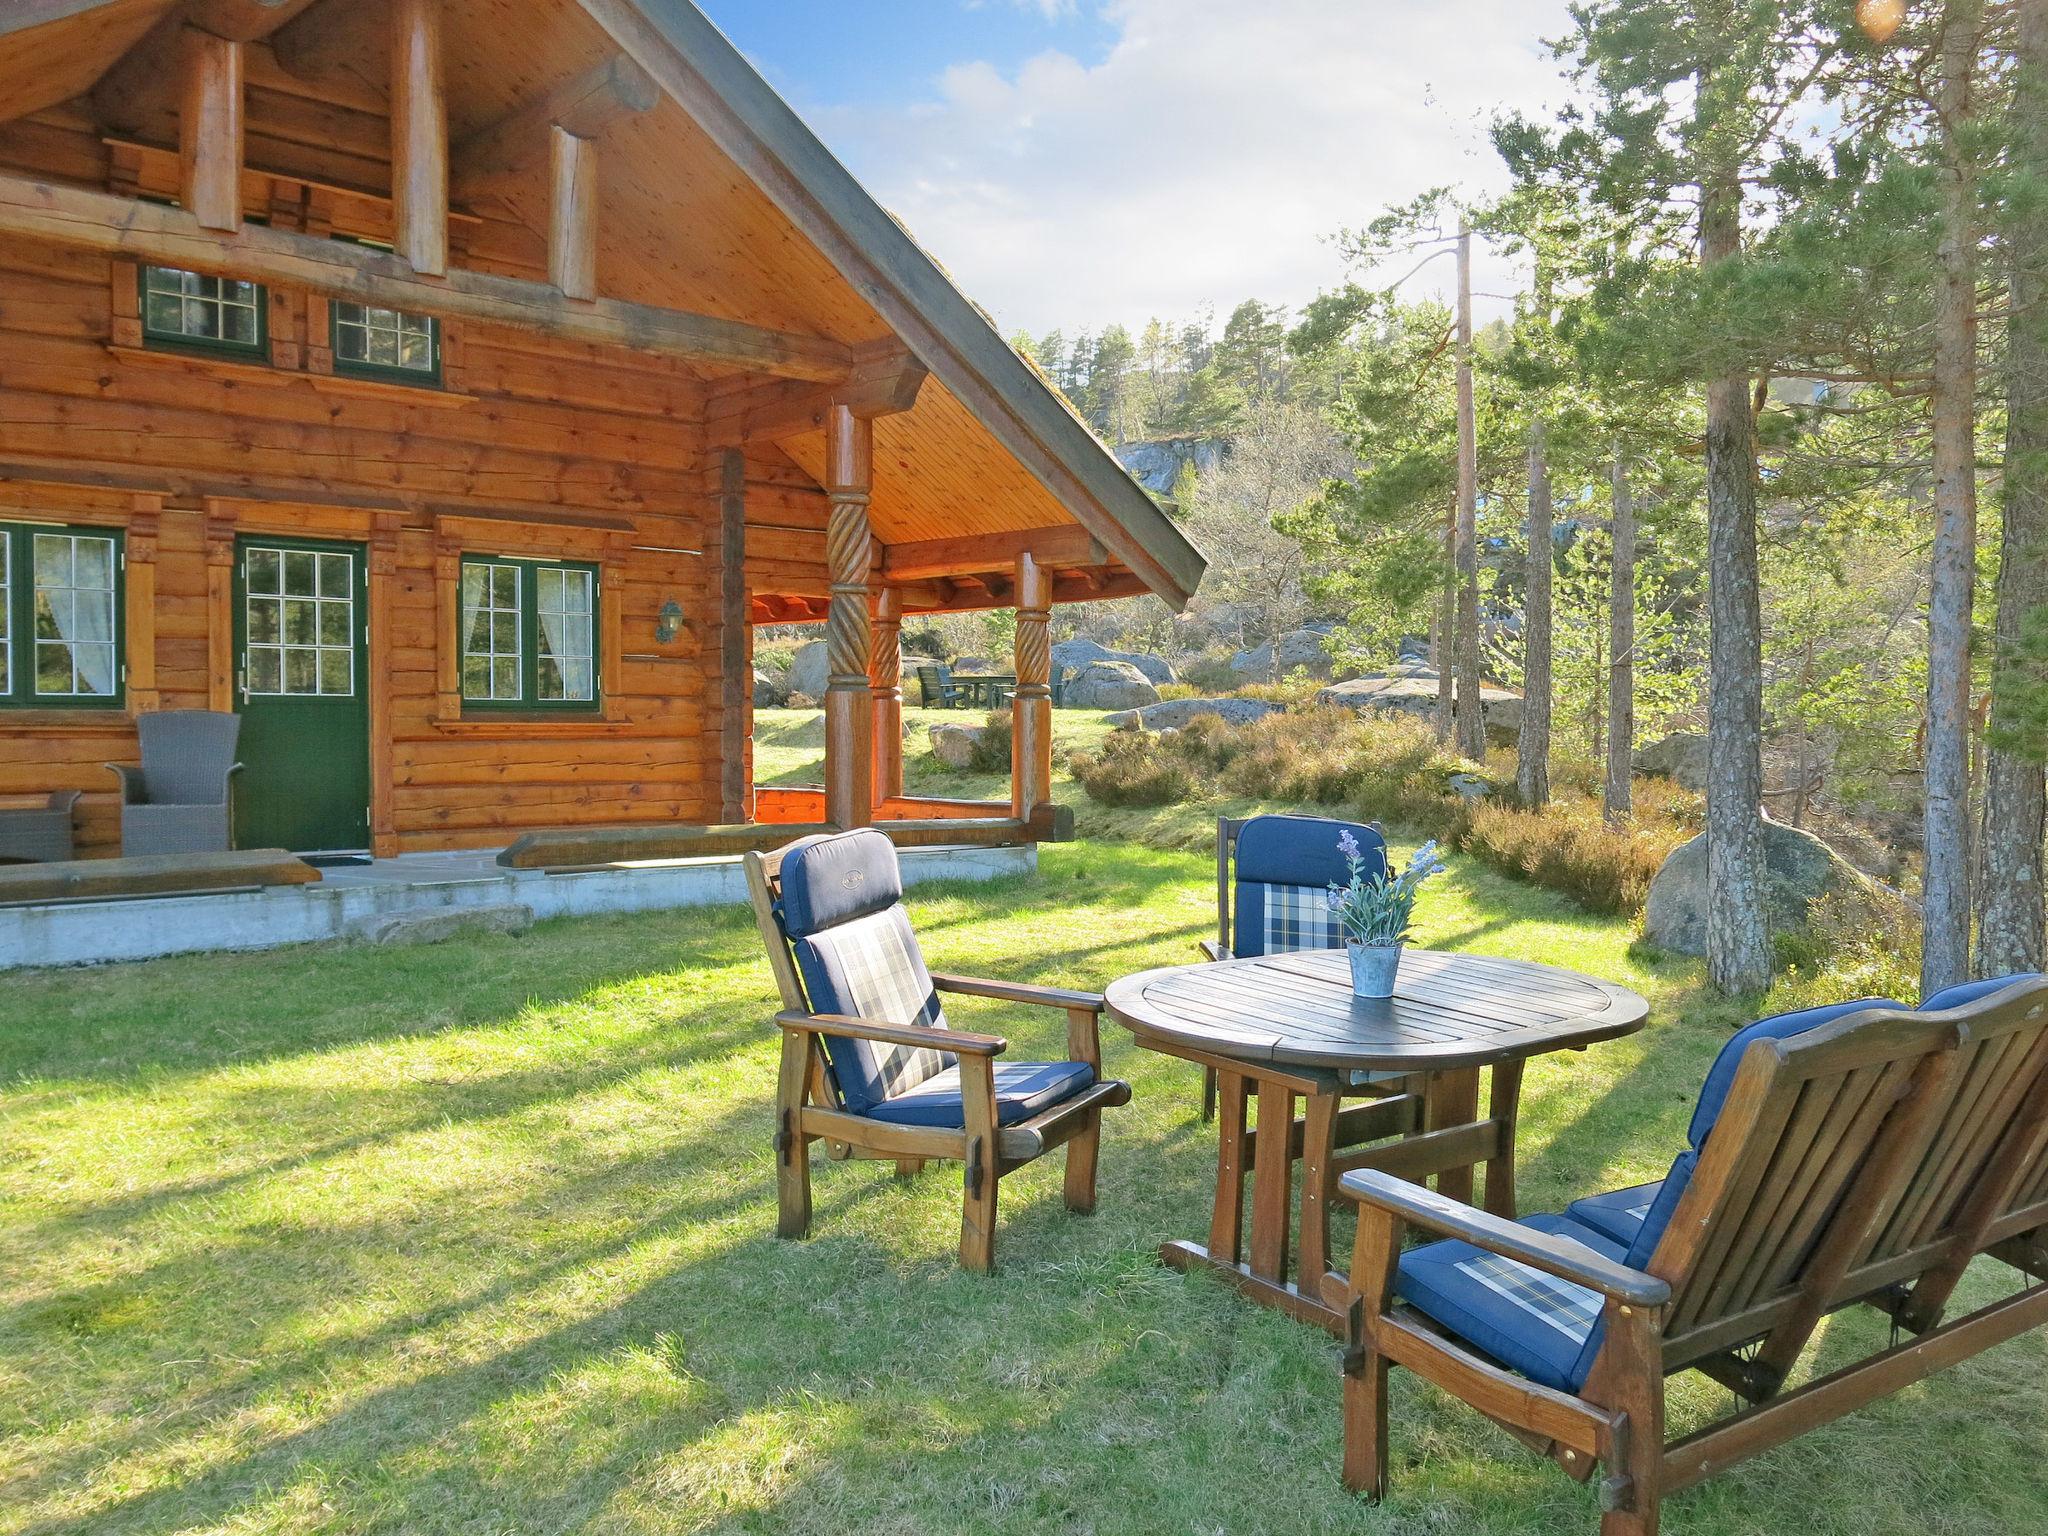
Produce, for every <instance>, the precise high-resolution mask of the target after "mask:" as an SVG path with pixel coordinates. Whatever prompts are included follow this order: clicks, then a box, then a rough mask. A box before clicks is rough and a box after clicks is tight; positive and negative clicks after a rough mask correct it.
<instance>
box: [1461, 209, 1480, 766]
mask: <svg viewBox="0 0 2048 1536" xmlns="http://www.w3.org/2000/svg"><path fill="white" fill-rule="evenodd" d="M1457 557H1458V558H1457V568H1458V657H1457V660H1458V700H1457V722H1458V750H1459V751H1460V752H1462V753H1463V754H1464V755H1465V756H1467V757H1469V758H1471V759H1472V760H1473V761H1475V762H1477V761H1479V760H1480V759H1481V758H1484V757H1485V756H1486V714H1485V706H1484V705H1483V704H1482V703H1481V702H1480V698H1479V420H1478V411H1477V409H1476V407H1475V405H1474V403H1473V398H1472V231H1471V230H1470V229H1469V228H1467V227H1466V225H1465V222H1464V220H1463V219H1462V218H1461V219H1460V220H1459V221H1458V537H1457Z"/></svg>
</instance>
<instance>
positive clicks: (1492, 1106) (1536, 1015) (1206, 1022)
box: [1108, 949, 1649, 1330]
mask: <svg viewBox="0 0 2048 1536" xmlns="http://www.w3.org/2000/svg"><path fill="white" fill-rule="evenodd" d="M1108 1013H1109V1015H1110V1017H1111V1018H1113V1019H1115V1020H1116V1021H1117V1022H1118V1023H1120V1024H1122V1025H1123V1026H1124V1027H1125V1028H1126V1029H1128V1030H1130V1031H1131V1033H1132V1034H1133V1035H1134V1036H1135V1037H1136V1038H1137V1042H1138V1044H1139V1045H1141V1046H1144V1047H1145V1048H1146V1049H1148V1050H1154V1051H1160V1052H1163V1053H1165V1054H1166V1055H1169V1056H1178V1057H1181V1058H1182V1059H1184V1060H1187V1061H1192V1062H1196V1063H1198V1064H1200V1065H1202V1066H1205V1067H1214V1068H1215V1069H1216V1074H1217V1088H1218V1101H1217V1115H1216V1119H1217V1153H1216V1202H1215V1209H1214V1211H1213V1213H1212V1215H1211V1217H1210V1221H1209V1241H1208V1243H1207V1244H1206V1245H1204V1244H1200V1243H1192V1242H1170V1243H1167V1244H1165V1245H1163V1246H1162V1247H1161V1248H1160V1250H1159V1254H1160V1257H1161V1258H1162V1259H1163V1260H1165V1262H1167V1263H1168V1264H1171V1265H1174V1266H1175V1267H1176V1268H1180V1269H1191V1268H1194V1267H1196V1266H1201V1267H1205V1268H1210V1269H1214V1270H1216V1271H1218V1272H1219V1273H1220V1274H1221V1275H1222V1277H1223V1278H1224V1279H1226V1280H1228V1281H1229V1282H1230V1283H1231V1284H1233V1285H1235V1286H1236V1287H1237V1288H1238V1289H1240V1290H1242V1291H1244V1292H1245V1293H1246V1294H1247V1295H1249V1296H1251V1297H1252V1298H1253V1299H1255V1300H1257V1301H1260V1302H1263V1303H1264V1304H1266V1305H1267V1306H1272V1307H1278V1308H1280V1309H1281V1310H1283V1311H1285V1312H1288V1313H1290V1314H1291V1315H1293V1316H1295V1317H1298V1318H1300V1319H1302V1320H1303V1321H1305V1322H1312V1323H1316V1324H1318V1325H1320V1326H1322V1327H1325V1328H1329V1329H1332V1330H1335V1329H1337V1328H1338V1327H1339V1326H1340V1324H1341V1317H1340V1315H1339V1313H1338V1311H1337V1309H1336V1307H1335V1306H1334V1305H1333V1304H1332V1301H1331V1300H1326V1299H1325V1298H1326V1296H1330V1297H1332V1298H1334V1296H1335V1295H1336V1294H1337V1293H1336V1292H1335V1291H1332V1290H1330V1289H1329V1288H1328V1286H1327V1285H1326V1277H1327V1276H1328V1275H1329V1272H1330V1251H1329V1250H1330V1221H1329V1203H1330V1201H1331V1199H1332V1198H1334V1195H1335V1191H1336V1186H1337V1177H1338V1175H1339V1174H1341V1173H1345V1172H1348V1171H1350V1170H1352V1169H1355V1168H1377V1169H1380V1170H1382V1171H1384V1172H1387V1173H1392V1174H1394V1175H1396V1176H1397V1177H1401V1178H1409V1179H1416V1180H1421V1179H1424V1178H1428V1177H1430V1176H1432V1175H1434V1176H1435V1178H1436V1180H1437V1189H1438V1191H1439V1192H1440V1193H1442V1194H1444V1195H1446V1196H1448V1197H1449V1198H1451V1199H1455V1200H1464V1201H1469V1200H1470V1199H1471V1197H1472V1170H1473V1169H1474V1168H1475V1167H1477V1166H1478V1165H1480V1164H1482V1163H1483V1164H1485V1166H1486V1208H1487V1209H1488V1210H1489V1211H1492V1212H1494V1213H1495V1214H1497V1215H1502V1216H1512V1215H1513V1214H1514V1213H1515V1186H1514V1179H1515V1117H1516V1113H1517V1108H1518V1105H1519V1102H1520V1099H1521V1087H1522V1064H1523V1063H1524V1062H1525V1061H1527V1060H1528V1058H1529V1057H1531V1056H1536V1055H1541V1054H1542V1053H1544V1052H1546V1051H1556V1050H1567V1049H1582V1048H1584V1047H1585V1046H1587V1045H1589V1044H1591V1043H1593V1042H1594V1041H1598V1040H1611V1039H1614V1038H1615V1037H1617V1036H1620V1035H1627V1034H1631V1033H1633V1032H1634V1031H1636V1030H1638V1029H1641V1028H1642V1027H1643V1021H1644V1020H1645V1019H1646V1018H1647V1017H1648V1016H1649V1005H1648V1004H1647V1003H1646V1002H1644V1001H1643V999H1642V998H1641V997H1639V996H1638V995H1637V994H1635V993H1634V992H1631V991H1629V990H1628V989H1627V988H1626V987H1617V986H1613V985H1611V984H1609V983H1607V982H1604V981H1596V980H1594V979H1593V978H1591V977H1589V976H1581V975H1578V974H1577V973H1575V972H1572V971H1565V970H1559V969H1558V968H1557V967H1555V966H1548V965H1537V964H1533V963H1531V962H1528V961H1522V960H1498V959H1492V958H1489V957H1487V956H1483V955H1459V954H1442V953H1437V952H1434V951H1430V950H1414V949H1411V950H1409V951H1407V952H1406V953H1405V954H1403V955H1402V957H1401V971H1400V977H1399V980H1398V981H1397V982H1396V983H1395V987H1394V995H1393V997H1391V998H1389V999H1385V1000H1368V999H1365V998H1358V997H1354V996H1353V995H1352V993H1351V975H1350V966H1349V962H1348V960H1347V958H1346V956H1345V954H1344V952H1343V951H1342V950H1311V951H1305V952H1302V953H1299V954H1287V955H1268V956H1261V957H1257V958H1253V959H1245V960H1224V961H1219V962H1215V963H1211V964H1207V965H1176V966H1166V967H1164V968H1162V969H1160V970H1156V971H1143V972H1140V973H1139V974H1138V975H1135V976H1127V977H1125V978H1124V979H1123V980H1121V981H1118V982H1116V983H1114V984H1113V985H1112V986H1111V987H1110V989H1109V992H1108ZM1482 1067H1490V1068H1492V1078H1493V1081H1492V1085H1491V1091H1490V1093H1489V1095H1488V1101H1487V1115H1486V1118H1485V1119H1480V1118H1479V1071H1480V1068H1482ZM1389 1076H1399V1077H1404V1078H1406V1079H1407V1081H1406V1083H1405V1084H1404V1085H1401V1086H1400V1087H1399V1089H1398V1090H1397V1091H1395V1092H1393V1093H1392V1094H1391V1095H1390V1096H1389V1097H1385V1098H1381V1099H1377V1100H1373V1101H1371V1102H1367V1103H1361V1104H1356V1105H1353V1106H1351V1107H1350V1108H1344V1107H1342V1104H1341V1100H1342V1098H1343V1096H1344V1095H1345V1094H1346V1093H1350V1094H1352V1095H1354V1096H1355V1095H1357V1094H1358V1093H1359V1091H1360V1090H1361V1088H1363V1087H1364V1086H1365V1084H1366V1083H1367V1082H1368V1081H1371V1080H1374V1079H1381V1080H1384V1079H1386V1078H1387V1077H1389ZM1297 1094H1299V1095H1301V1097H1302V1099H1303V1101H1304V1113H1303V1116H1302V1118H1301V1119H1300V1120H1299V1121H1297V1120H1296V1119H1295V1116H1294V1097H1295V1095H1297ZM1253 1098H1256V1100H1257V1102H1258V1119H1257V1125H1256V1127H1255V1128H1254V1127H1252V1126H1249V1125H1248V1124H1247V1116H1246V1111H1247V1109H1248V1107H1249V1103H1250V1101H1251V1100H1252V1099H1253ZM1283 1128H1284V1130H1283ZM1276 1132H1279V1133H1281V1134H1284V1135H1285V1136H1286V1137H1287V1138H1288V1155H1287V1156H1284V1157H1273V1156H1269V1155H1266V1153H1265V1151H1264V1149H1265V1148H1266V1147H1267V1146H1269V1145H1271V1138H1272V1137H1273V1136H1274V1134H1275V1133H1276ZM1395 1138H1398V1139H1395ZM1366 1143H1378V1145H1371V1146H1368V1145H1365V1144H1366ZM1296 1157H1299V1159H1300V1161H1301V1196H1300V1205H1301V1232H1300V1240H1299V1241H1300V1253H1299V1256H1298V1260H1297V1263H1296V1265H1295V1268H1294V1273H1295V1275H1296V1277H1297V1278H1296V1279H1295V1280H1294V1281H1292V1282H1290V1280H1289V1278H1288V1268H1289V1266H1288V1226H1289V1215H1290V1212H1289V1207H1290V1205H1291V1204H1292V1203H1293V1202H1292V1199H1291V1195H1290V1184H1291V1182H1292V1174H1293V1165H1294V1161H1295V1159H1296ZM1247 1172H1249V1173H1250V1174H1251V1175H1252V1199H1251V1242H1250V1247H1249V1251H1248V1252H1247V1251H1246V1247H1245V1243H1244V1181H1245V1175H1246V1173H1247ZM1336 1278H1337V1279H1338V1280H1339V1281H1341V1278H1342V1277H1341V1276H1338V1277H1336Z"/></svg>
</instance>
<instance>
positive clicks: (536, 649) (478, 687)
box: [455, 554, 604, 714]
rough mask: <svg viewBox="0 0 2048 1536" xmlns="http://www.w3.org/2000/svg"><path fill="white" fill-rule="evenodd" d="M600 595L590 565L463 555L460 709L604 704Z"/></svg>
mask: <svg viewBox="0 0 2048 1536" xmlns="http://www.w3.org/2000/svg"><path fill="white" fill-rule="evenodd" d="M602 602H603V591H602V587H601V584H600V581H599V576H598V568H597V567H596V566H595V565H589V564H585V563H582V562H580V561H571V560H522V559H516V558H513V557H510V556H505V555H482V554H466V555H464V556H463V557H462V576H461V585H460V592H459V600H458V618H457V623H458V625H459V628H458V630H457V632H456V635H455V644H456V654H457V656H458V657H459V658H460V667H461V672H462V708H463V712H464V713H468V712H470V711H473V710H474V711H481V712H484V713H492V712H497V711H516V712H519V713H534V712H537V713H544V714H592V713H595V712H596V711H598V710H599V709H601V708H602V707H603V702H604V701H603V698H602V692H603V690H602V687H601V685H600V681H599V669H598V659H599V658H598V636H599V635H600V633H601V632H602V626H601V625H600V623H599V613H600V609H601V605H602Z"/></svg>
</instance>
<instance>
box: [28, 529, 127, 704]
mask: <svg viewBox="0 0 2048 1536" xmlns="http://www.w3.org/2000/svg"><path fill="white" fill-rule="evenodd" d="M120 623H121V536H120V534H119V533H116V532H114V531H112V530H111V529H105V528H45V527H40V526H36V525H34V524H12V525H8V524H0V705H8V706H22V705H42V706H45V707H49V706H57V707H60V708H72V707H77V706H81V705H117V704H119V703H120V702H121V656H120V644H121V634H120Z"/></svg>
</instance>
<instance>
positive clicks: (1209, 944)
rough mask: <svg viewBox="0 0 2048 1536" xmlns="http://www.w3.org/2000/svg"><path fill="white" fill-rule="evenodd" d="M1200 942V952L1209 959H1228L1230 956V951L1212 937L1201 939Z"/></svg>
mask: <svg viewBox="0 0 2048 1536" xmlns="http://www.w3.org/2000/svg"><path fill="white" fill-rule="evenodd" d="M1200 944H1201V949H1202V953H1203V954H1204V955H1206V956H1208V957H1209V958H1210V959H1211V960H1228V959H1230V958H1231V954H1230V951H1229V950H1227V949H1225V948H1224V947H1223V946H1222V945H1221V944H1218V943H1217V942H1216V941H1215V940H1214V939H1203V940H1201V941H1200Z"/></svg>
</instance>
